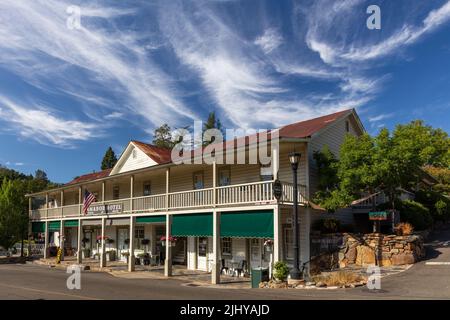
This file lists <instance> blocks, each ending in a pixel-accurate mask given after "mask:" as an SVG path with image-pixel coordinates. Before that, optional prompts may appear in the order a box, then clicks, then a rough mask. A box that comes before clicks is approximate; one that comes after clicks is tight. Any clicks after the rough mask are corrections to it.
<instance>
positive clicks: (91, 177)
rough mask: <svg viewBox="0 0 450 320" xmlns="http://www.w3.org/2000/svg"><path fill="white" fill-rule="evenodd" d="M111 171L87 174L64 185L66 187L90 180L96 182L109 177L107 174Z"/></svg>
mask: <svg viewBox="0 0 450 320" xmlns="http://www.w3.org/2000/svg"><path fill="white" fill-rule="evenodd" d="M111 170H112V169H106V170H103V171H99V172H93V173H88V174H85V175H82V176H79V177H77V178H75V179H73V180H72V181H70V182H69V183H66V186H67V185H71V184H76V183H80V182H86V181H92V180H97V179H101V178H104V177H107V176H109V173H110V172H111Z"/></svg>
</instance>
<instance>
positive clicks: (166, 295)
mask: <svg viewBox="0 0 450 320" xmlns="http://www.w3.org/2000/svg"><path fill="white" fill-rule="evenodd" d="M449 244H450V230H449V229H447V230H442V231H441V232H439V233H437V234H435V235H434V237H433V238H432V239H431V240H430V241H429V243H427V258H426V259H425V260H424V261H421V262H419V263H417V264H415V265H414V266H413V267H412V268H410V269H408V270H407V271H404V272H402V273H399V274H394V275H390V276H387V277H385V278H383V279H382V280H381V290H368V289H367V288H366V287H359V288H353V289H338V290H317V289H310V290H304V289H303V290H298V289H290V290H284V289H282V290H280V289H278V290H274V289H225V288H211V287H204V286H188V285H186V283H185V282H183V281H180V280H177V279H176V278H172V279H144V280H143V279H124V278H118V277H114V276H112V275H110V274H108V273H102V272H83V273H82V275H81V289H79V290H78V289H74V290H69V289H68V288H67V286H66V282H67V279H68V277H69V276H70V274H68V273H66V272H65V271H64V270H58V269H54V268H49V267H46V266H39V265H33V264H3V265H0V299H82V300H97V299H169V300H173V299H182V300H184V299H187V300H191V299H200V300H205V299H214V300H217V299H231V300H244V299H251V300H252V299H450V245H449Z"/></svg>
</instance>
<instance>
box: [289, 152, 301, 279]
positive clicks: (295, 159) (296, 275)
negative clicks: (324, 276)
mask: <svg viewBox="0 0 450 320" xmlns="http://www.w3.org/2000/svg"><path fill="white" fill-rule="evenodd" d="M300 157H301V154H300V153H298V152H292V153H290V154H289V162H290V163H291V167H292V173H293V178H294V179H293V180H294V181H293V182H294V197H293V205H294V211H293V215H294V216H293V219H292V220H293V222H292V223H293V228H292V229H293V237H294V245H293V249H294V267H293V268H292V269H291V271H290V275H291V279H293V280H299V279H300V276H301V274H300V270H299V265H298V260H299V250H298V249H299V245H298V234H299V230H298V199H297V195H298V186H297V169H298V164H299V162H300Z"/></svg>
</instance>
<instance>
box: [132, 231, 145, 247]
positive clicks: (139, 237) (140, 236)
mask: <svg viewBox="0 0 450 320" xmlns="http://www.w3.org/2000/svg"><path fill="white" fill-rule="evenodd" d="M142 239H144V228H143V227H137V228H136V229H135V235H134V245H135V248H136V249H141V247H142V244H141V241H142Z"/></svg>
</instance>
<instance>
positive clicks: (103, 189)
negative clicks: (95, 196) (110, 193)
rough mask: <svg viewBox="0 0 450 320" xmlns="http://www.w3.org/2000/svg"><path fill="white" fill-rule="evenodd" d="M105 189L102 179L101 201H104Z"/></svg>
mask: <svg viewBox="0 0 450 320" xmlns="http://www.w3.org/2000/svg"><path fill="white" fill-rule="evenodd" d="M105 189H106V185H105V181H102V202H105Z"/></svg>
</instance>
